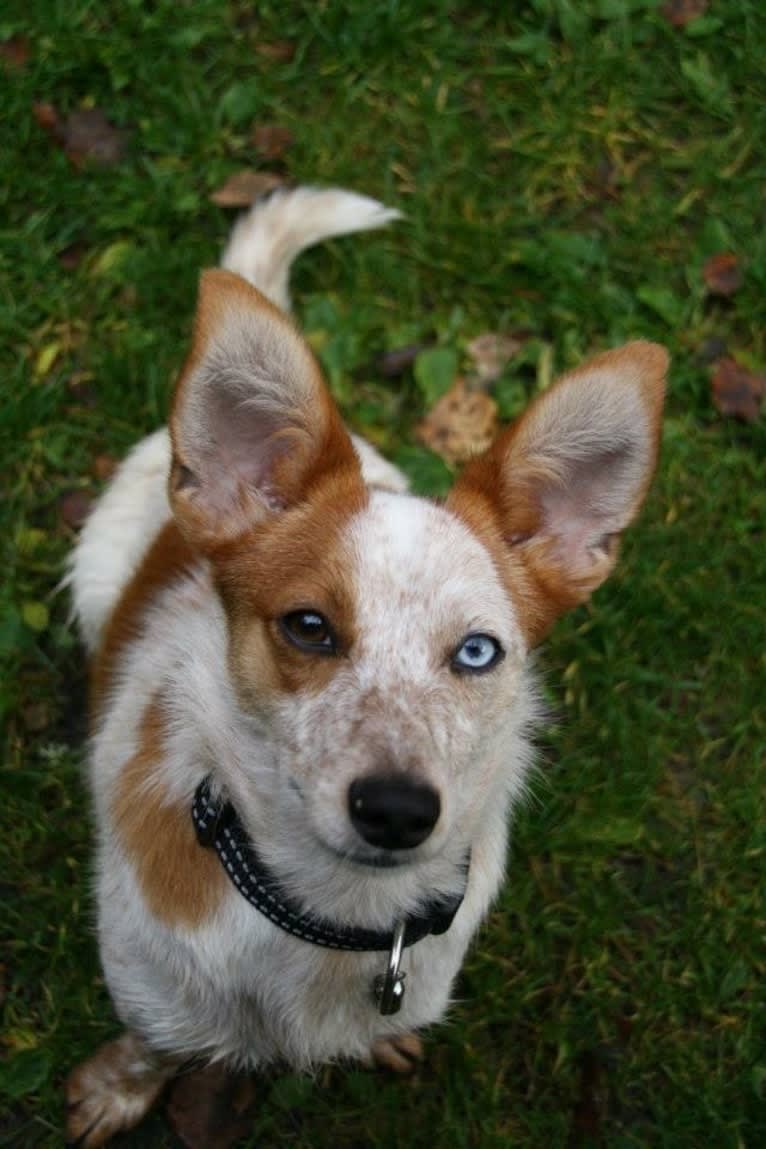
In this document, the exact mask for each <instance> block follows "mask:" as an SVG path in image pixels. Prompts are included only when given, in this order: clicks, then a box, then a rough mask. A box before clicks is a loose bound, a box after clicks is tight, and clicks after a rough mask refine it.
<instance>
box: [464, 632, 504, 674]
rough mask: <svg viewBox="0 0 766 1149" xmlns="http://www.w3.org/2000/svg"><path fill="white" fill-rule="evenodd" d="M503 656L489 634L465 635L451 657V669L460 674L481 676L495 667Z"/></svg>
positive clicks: (496, 642) (499, 646)
mask: <svg viewBox="0 0 766 1149" xmlns="http://www.w3.org/2000/svg"><path fill="white" fill-rule="evenodd" d="M504 654H505V651H504V650H503V648H502V646H501V645H500V643H499V642H498V641H497V639H496V638H492V636H491V635H489V634H469V635H467V636H466V637H465V638H464V639H463V641H462V643H461V644H460V646H459V647H458V648H457V650H456V651H455V653H454V654H453V655H452V663H451V665H452V669H453V670H456V671H458V672H459V673H461V674H464V673H468V674H482V673H483V672H484V671H486V670H491V669H492V667H493V666H497V664H498V662H500V660H501V658H502V657H503V655H504Z"/></svg>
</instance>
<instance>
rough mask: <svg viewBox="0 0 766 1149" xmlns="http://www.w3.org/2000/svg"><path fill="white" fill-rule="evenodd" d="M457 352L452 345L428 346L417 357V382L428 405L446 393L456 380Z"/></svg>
mask: <svg viewBox="0 0 766 1149" xmlns="http://www.w3.org/2000/svg"><path fill="white" fill-rule="evenodd" d="M456 373H457V354H456V352H455V351H453V349H452V348H451V347H428V348H426V350H425V351H421V352H420V353H419V354H418V355H417V357H416V359H415V382H416V383H417V385H418V387H419V388H420V392H421V394H422V396H423V398H424V399H425V402H426V406H427V407H432V406H433V404H434V403H435V402H436V401H437V400H438V399H441V397H442V395H446V394H447V392H448V391H449V389H450V387H451V386H452V384H453V383H454V382H455V375H456Z"/></svg>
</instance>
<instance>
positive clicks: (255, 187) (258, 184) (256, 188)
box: [210, 168, 285, 207]
mask: <svg viewBox="0 0 766 1149" xmlns="http://www.w3.org/2000/svg"><path fill="white" fill-rule="evenodd" d="M284 182H285V181H284V179H283V178H282V176H278V175H276V174H275V173H274V172H255V171H252V170H251V169H250V168H243V170H242V171H239V172H234V175H231V176H229V178H228V179H227V180H226V182H225V183H223V184H221V186H220V187H219V188H217V190H216V191H214V192H212V193H211V196H210V199H211V200H212V202H213V203H215V204H218V206H219V207H250V204H252V203H255V201H256V200H257V199H258V198H259V197H260V196H262V195H266V193H267V192H270V191H273V190H274V188H278V187H281V186H282V185H283V184H284Z"/></svg>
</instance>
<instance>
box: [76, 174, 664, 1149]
mask: <svg viewBox="0 0 766 1149" xmlns="http://www.w3.org/2000/svg"><path fill="white" fill-rule="evenodd" d="M395 215H396V213H394V212H389V211H387V210H386V209H384V208H383V207H381V205H380V204H377V203H375V202H374V201H372V200H369V199H366V198H364V197H361V196H356V195H352V194H350V193H347V192H342V191H337V190H328V191H318V190H314V189H299V190H297V191H291V192H281V193H277V194H276V195H274V196H272V197H271V198H270V199H269V200H267V201H265V202H264V203H261V204H259V205H256V206H255V207H254V208H253V210H252V211H251V212H250V213H249V214H248V215H247V216H245V217H244V218H243V220H242V221H240V223H239V224H238V225H237V226H236V228H235V230H234V233H233V235H232V239H231V242H230V244H229V247H228V249H227V251H226V253H225V256H224V260H223V265H224V268H226V269H227V270H218V271H209V272H206V273H205V274H204V275H203V276H202V281H201V287H200V296H199V306H198V311H197V317H196V323H195V328H194V336H193V340H192V348H191V352H190V354H189V357H188V359H187V361H186V364H185V366H184V368H183V371H182V373H181V376H180V379H179V382H178V386H177V388H176V392H175V396H174V399H173V404H172V412H171V418H170V429H169V433H168V432H167V431H165V430H162V431H159V432H157V433H156V434H155V435H153V436H151V437H150V438H148V439H146V440H145V441H144V442H142V443H141V444H139V446H138V447H137V448H136V449H135V450H134V451H133V453H132V454H131V455H130V456H129V458H128V459H127V460H126V462H125V463H124V464H123V466H122V467H121V469H120V470H119V472H118V473H117V475H116V477H115V478H114V480H113V481H112V483H111V486H110V487H109V489H108V490H107V491H106V493H105V494H104V496H103V498H102V499H101V500H100V502H99V504H98V506H97V507H96V509H95V511H94V512H93V514H92V516H91V518H90V519H89V521H88V522H87V524H86V526H85V528H84V530H83V533H82V538H81V540H80V542H79V545H78V547H77V550H76V552H75V555H74V558H73V568H72V575H71V582H72V585H73V588H74V601H75V608H76V612H77V617H78V620H79V623H80V627H81V630H82V634H83V636H84V639H85V642H86V645H87V647H88V649H89V651H90V653H91V655H92V659H93V739H92V748H91V757H90V782H91V786H92V791H93V799H94V804H95V813H96V820H97V825H98V860H97V880H98V909H99V941H100V948H101V959H102V962H103V968H104V972H105V975H106V979H107V983H108V986H109V990H110V992H111V995H112V998H113V1000H114V1004H115V1008H116V1010H117V1013H118V1014H119V1016H120V1018H121V1020H122V1022H123V1023H124V1025H125V1027H126V1032H125V1033H124V1035H123V1036H122V1037H120V1038H119V1039H117V1040H116V1041H114V1042H111V1043H109V1044H108V1045H106V1046H104V1047H103V1048H102V1049H101V1050H100V1051H99V1052H97V1053H96V1054H95V1056H94V1057H93V1058H91V1059H90V1060H89V1061H87V1062H85V1063H84V1064H83V1065H81V1066H79V1067H78V1068H77V1069H76V1070H75V1071H74V1072H73V1073H72V1075H71V1076H70V1079H69V1084H68V1100H69V1104H70V1115H69V1130H68V1132H69V1135H70V1136H71V1137H72V1138H74V1139H77V1140H78V1141H79V1143H80V1144H82V1145H85V1146H89V1147H92V1146H97V1145H101V1144H103V1143H104V1142H105V1141H106V1140H107V1139H108V1138H109V1137H110V1136H111V1135H112V1134H113V1133H115V1132H117V1131H118V1130H122V1129H127V1128H129V1127H131V1126H132V1125H134V1124H135V1123H137V1122H138V1121H139V1120H140V1119H141V1117H142V1116H143V1115H144V1113H145V1112H146V1111H147V1109H148V1108H149V1107H150V1105H151V1104H152V1102H153V1101H154V1100H155V1098H156V1097H157V1095H158V1094H159V1092H160V1090H161V1088H162V1086H163V1084H164V1083H165V1082H166V1081H167V1080H168V1079H169V1078H170V1077H171V1076H172V1075H173V1074H174V1072H175V1070H176V1068H177V1067H178V1065H179V1064H180V1063H181V1062H182V1061H184V1060H186V1059H188V1058H190V1057H192V1056H199V1057H202V1058H206V1059H210V1060H220V1061H223V1062H225V1063H227V1064H230V1065H232V1066H236V1067H239V1068H242V1067H256V1066H261V1065H264V1064H266V1063H268V1062H271V1061H274V1060H275V1059H281V1060H286V1061H287V1062H288V1063H290V1064H292V1065H293V1066H296V1067H311V1066H314V1065H316V1064H317V1063H321V1062H323V1061H327V1060H330V1059H334V1058H340V1057H351V1058H358V1059H361V1060H363V1061H366V1062H370V1061H380V1062H383V1063H386V1064H389V1065H391V1066H393V1067H394V1068H403V1067H404V1066H406V1065H408V1064H409V1061H410V1059H411V1058H413V1057H415V1056H417V1054H418V1051H419V1045H418V1040H417V1038H416V1037H415V1036H414V1035H415V1033H416V1031H418V1030H420V1029H422V1027H424V1026H426V1025H428V1024H430V1023H432V1022H434V1021H437V1020H438V1019H439V1018H440V1017H441V1016H442V1015H443V1014H444V1011H445V1009H446V1008H447V1005H448V1002H449V998H450V987H451V986H452V983H453V980H454V978H455V975H456V974H457V972H458V970H459V968H460V965H461V962H462V960H463V956H464V954H465V952H466V948H467V946H468V944H469V942H470V940H471V938H472V937H473V935H474V933H475V932H476V930H477V928H478V926H479V924H480V923H481V921H482V919H483V917H484V916H485V914H486V913H487V909H488V907H489V906H490V904H491V902H492V900H493V898H494V897H495V896H496V894H497V892H498V888H499V886H500V884H501V882H502V879H503V873H504V868H505V857H506V844H507V826H508V820H509V814H510V813H511V810H512V808H513V805H514V803H515V802H516V801H517V799H518V797H519V795H520V794H521V793H522V790H523V788H524V781H525V775H526V773H527V771H528V769H529V765H530V757H531V754H530V746H529V742H528V740H527V739H528V732H529V726H530V723H531V722H532V720H533V719H534V717H535V710H536V707H535V694H534V689H533V685H532V682H531V677H530V672H529V670H528V668H527V658H528V654H529V652H530V650H531V649H532V648H533V647H534V646H535V644H536V643H538V642H539V641H540V639H541V638H542V637H543V636H544V635H545V633H546V632H547V630H548V629H549V627H550V626H551V624H552V623H553V621H554V620H555V619H556V618H557V616H559V615H560V614H561V613H562V612H564V611H565V610H567V609H569V608H570V607H573V606H575V605H576V604H577V603H581V602H583V601H584V600H585V599H587V597H588V596H589V595H590V593H591V592H592V591H593V590H594V589H595V588H596V587H597V586H598V585H599V584H600V583H601V582H602V581H603V580H604V579H605V578H606V577H607V575H608V574H609V572H610V571H611V569H612V567H613V565H614V562H615V559H616V554H617V545H618V544H617V540H618V536H619V534H620V532H621V531H622V530H623V528H625V527H626V526H627V525H628V523H629V522H630V521H631V520H632V519H633V517H634V516H635V514H636V512H637V511H638V509H639V507H640V505H641V502H642V500H643V498H644V495H645V493H646V490H647V487H648V485H649V482H650V478H651V475H652V472H653V469H654V465H655V461H656V457H657V448H658V442H659V437H660V419H661V409H662V400H663V386H664V376H665V371H666V367H667V356H666V354H665V352H664V350H663V349H662V348H660V347H658V346H655V345H653V344H650V343H643V342H636V343H631V344H629V345H627V346H625V347H622V348H621V349H619V350H616V351H610V352H607V353H605V354H602V355H599V356H598V357H597V358H595V359H593V360H591V362H590V363H588V364H587V365H585V366H584V367H581V368H579V369H578V370H577V371H574V372H573V373H572V374H570V375H567V376H566V377H565V378H563V379H561V380H560V381H559V382H558V383H557V384H556V385H555V386H553V387H552V388H550V389H549V390H548V391H547V392H545V393H544V394H543V395H542V396H541V397H540V398H538V399H537V400H536V401H535V402H534V403H533V404H532V406H531V407H530V408H529V410H528V411H527V412H526V413H525V414H524V416H523V417H522V418H521V419H519V420H518V421H517V422H516V423H515V424H514V425H513V426H512V427H510V428H508V429H507V430H506V431H504V432H503V433H502V434H501V435H500V436H499V438H498V439H497V440H496V442H495V443H494V444H493V446H492V447H491V448H490V449H489V450H488V451H487V452H486V454H484V455H483V456H481V457H479V458H477V459H476V460H475V461H473V462H472V463H471V464H469V466H468V467H466V469H465V470H464V472H463V474H462V475H461V477H460V478H459V479H458V480H457V482H456V483H455V485H454V487H453V490H452V492H451V494H450V495H449V497H448V498H447V500H446V502H444V503H442V504H440V503H436V502H432V501H430V500H427V499H422V498H416V497H414V496H412V495H410V494H407V493H406V481H405V479H404V478H403V476H402V475H401V474H400V473H399V472H398V471H396V470H395V469H394V468H393V467H392V466H390V464H388V463H386V462H385V461H384V460H383V459H382V458H381V457H380V456H379V455H378V454H377V453H376V452H375V451H374V450H373V449H372V448H371V447H370V446H369V445H367V444H364V443H362V442H360V441H357V440H352V438H351V437H350V436H349V434H348V433H347V431H346V430H345V428H344V426H343V423H342V421H341V418H340V416H339V414H338V411H337V409H336V407H335V405H334V403H333V401H332V399H331V397H330V395H329V392H328V390H327V387H326V386H325V384H324V382H323V380H322V376H321V374H320V371H319V368H318V366H317V364H316V362H315V360H314V357H313V355H312V354H311V351H310V350H309V349H308V347H307V345H306V343H305V342H304V341H303V340H302V339H301V337H300V335H299V334H298V332H297V331H296V329H295V328H294V326H293V324H292V322H291V321H290V319H289V318H288V317H287V315H286V314H285V311H286V309H287V308H288V307H289V300H288V295H287V274H288V268H289V265H290V263H291V261H292V259H293V258H294V256H295V255H296V254H297V253H298V252H299V251H301V250H302V249H303V248H305V247H307V246H309V245H310V244H311V243H314V242H316V241H318V240H319V239H321V238H323V237H325V236H329V235H335V234H341V233H344V232H351V231H357V230H363V229H366V228H373V227H377V226H379V225H381V224H384V223H386V222H387V221H388V220H389V219H392V218H394V216H395ZM193 806H194V819H193V817H192V807H193ZM224 811H225V812H226V817H225V818H224V817H223V812H224ZM232 819H234V820H235V821H236V826H235V829H236V834H235V836H234V837H231V836H229V837H227V835H231V833H232V832H233V831H232V824H233V823H232ZM222 827H223V828H222ZM216 835H217V837H216ZM237 835H238V836H237ZM227 843H228V846H227ZM227 851H228V852H227ZM248 883H249V886H248ZM251 895H252V896H251ZM253 898H254V899H255V904H251V901H252V900H253ZM259 898H260V899H261V900H260V902H258V899H259ZM461 899H462V904H461ZM445 913H446V920H445V919H444V917H443V916H440V915H444V914H445ZM453 918H454V920H453ZM313 931H316V936H315V935H314V933H313ZM429 931H431V932H429ZM333 938H339V939H340V945H339V946H338V948H333ZM317 939H318V940H317ZM328 939H329V940H328ZM349 939H350V943H351V944H348V945H346V944H343V942H344V940H346V941H349ZM381 939H382V940H381ZM365 942H369V943H370V944H369V945H368V946H366V945H365V944H364V943H365ZM357 943H359V944H357ZM401 944H403V945H404V950H403V954H402V956H401V965H400V968H399V969H397V968H396V967H397V966H398V961H397V959H398V953H397V952H394V953H393V954H391V953H390V952H389V950H390V949H391V948H392V947H393V949H394V951H396V950H397V947H399V946H400V945H401ZM387 971H388V972H387ZM402 974H403V975H404V976H405V978H406V980H405V981H403V980H402V978H401V975H402ZM386 979H388V980H386ZM402 987H404V990H405V992H404V996H403V1000H401V1002H399V1000H398V998H399V995H400V994H401V991H402ZM381 995H383V996H385V995H389V997H388V999H387V1000H388V1006H389V1007H390V1008H391V1009H394V1008H395V1007H396V1005H397V1004H401V1009H400V1010H399V1012H397V1013H393V1012H388V1011H387V1010H385V1009H384V1007H383V1002H382V1001H381ZM391 995H393V997H392V996H391ZM394 998H396V1000H394ZM382 1010H383V1012H382Z"/></svg>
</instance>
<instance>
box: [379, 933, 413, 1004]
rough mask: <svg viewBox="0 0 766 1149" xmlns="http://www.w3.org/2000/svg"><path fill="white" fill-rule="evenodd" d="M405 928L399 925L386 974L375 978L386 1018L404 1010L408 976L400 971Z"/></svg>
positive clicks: (392, 944)
mask: <svg viewBox="0 0 766 1149" xmlns="http://www.w3.org/2000/svg"><path fill="white" fill-rule="evenodd" d="M404 927H405V923H404V922H398V923H397V925H396V927H395V929H394V940H393V941H392V942H391V952H390V953H389V955H388V969H387V970H386V972H385V974H379V975H378V976H377V977H376V978H375V981H374V983H373V987H372V989H373V993H374V995H375V1000H376V1002H377V1003H378V1009H379V1010H380V1012H381V1014H382V1015H383V1016H384V1017H390V1015H391V1014H393V1013H398V1012H399V1010H400V1009H401V1008H402V1001H403V999H404V979H405V977H406V976H407V975H406V974H403V973H402V972H401V971H400V969H399V966H400V965H401V961H402V953H403V952H404Z"/></svg>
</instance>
